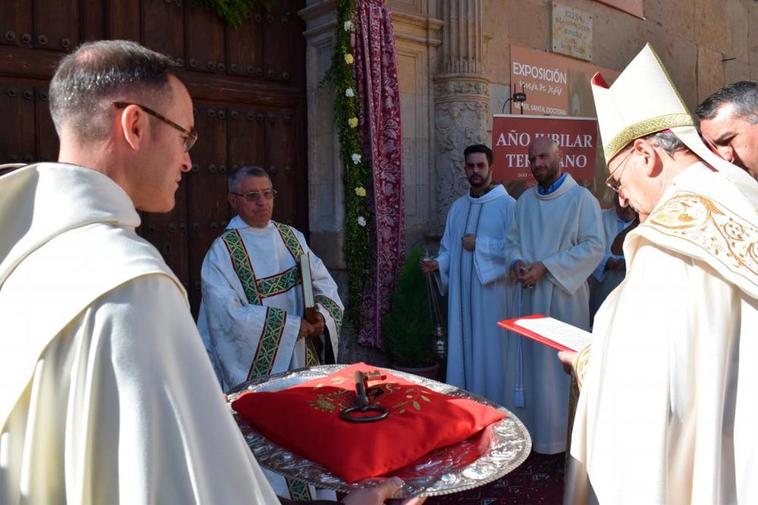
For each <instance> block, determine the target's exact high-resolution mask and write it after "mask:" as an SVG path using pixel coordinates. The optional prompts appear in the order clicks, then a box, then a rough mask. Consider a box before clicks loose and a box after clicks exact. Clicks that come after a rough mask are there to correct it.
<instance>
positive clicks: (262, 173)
mask: <svg viewBox="0 0 758 505" xmlns="http://www.w3.org/2000/svg"><path fill="white" fill-rule="evenodd" d="M248 177H265V178H266V179H268V180H269V181H270V180H271V176H270V175H268V172H266V170H265V169H263V168H261V167H256V166H252V165H245V166H243V167H240V168H238V169H237V170H235V171H234V172H232V173H231V174H230V175H229V181H228V184H229V193H236V192H237V190H238V188H239V185H240V183H241V182H242V181H244V180H245V179H247V178H248ZM272 184H273V181H272Z"/></svg>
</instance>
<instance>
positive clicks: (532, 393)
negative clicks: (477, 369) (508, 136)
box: [505, 137, 605, 454]
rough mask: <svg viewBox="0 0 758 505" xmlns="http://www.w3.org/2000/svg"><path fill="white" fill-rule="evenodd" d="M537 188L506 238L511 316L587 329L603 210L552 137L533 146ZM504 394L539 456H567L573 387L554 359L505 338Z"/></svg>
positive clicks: (520, 206)
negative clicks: (514, 292)
mask: <svg viewBox="0 0 758 505" xmlns="http://www.w3.org/2000/svg"><path fill="white" fill-rule="evenodd" d="M529 164H530V167H531V170H532V174H533V175H534V178H535V179H536V180H537V183H538V184H537V185H536V186H534V187H532V188H529V189H528V190H526V191H525V192H524V193H523V194H522V195H521V197H520V198H519V199H518V200H517V201H516V211H515V220H514V226H513V227H511V229H510V232H509V234H508V248H509V249H510V250H512V251H513V253H512V254H513V261H512V263H511V265H512V270H513V279H514V285H515V286H517V288H516V289H518V293H519V295H520V304H519V306H518V308H515V310H516V312H515V313H512V315H513V316H518V315H528V314H535V313H540V314H543V315H546V316H550V317H553V318H555V319H559V320H561V321H565V322H567V323H570V324H573V325H574V326H578V327H580V328H583V329H587V330H588V329H589V324H590V316H589V287H588V285H587V277H589V275H590V274H591V273H592V271H593V270H594V269H595V267H597V265H598V263H599V262H600V259H601V258H602V256H603V251H604V249H605V245H604V244H605V241H604V235H603V226H602V222H601V219H600V205H599V204H598V201H597V199H596V198H595V197H594V196H593V195H592V193H590V192H589V191H588V190H587V189H586V188H584V187H582V186H580V185H578V184H577V183H576V181H574V179H573V178H572V177H571V175H570V174H568V173H562V172H561V166H560V151H559V149H558V146H557V145H556V143H555V142H554V141H553V140H552V139H551V138H549V137H537V138H536V139H534V141H533V142H532V143H531V145H530V146H529ZM506 352H507V361H506V363H505V367H506V369H507V381H506V390H507V391H508V392H510V393H511V394H509V395H507V398H508V399H509V401H508V402H507V403H506V407H508V408H510V409H512V410H513V411H514V413H515V414H516V415H518V416H519V418H520V419H522V420H523V421H524V423H525V424H526V426H527V428H528V429H529V433H530V434H531V436H532V444H533V447H534V450H535V451H536V452H538V453H543V454H554V453H558V452H561V451H564V450H565V446H566V423H567V420H568V401H569V380H568V377H567V376H566V374H565V373H564V372H563V369H562V367H561V364H560V362H559V361H558V360H557V359H556V356H555V352H554V351H553V350H551V349H550V348H548V347H545V346H544V345H542V344H539V343H536V342H533V341H532V340H528V339H524V338H523V337H520V336H518V335H515V334H512V333H508V334H507V349H506Z"/></svg>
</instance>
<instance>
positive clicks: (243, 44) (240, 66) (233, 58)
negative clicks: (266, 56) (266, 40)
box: [226, 12, 263, 77]
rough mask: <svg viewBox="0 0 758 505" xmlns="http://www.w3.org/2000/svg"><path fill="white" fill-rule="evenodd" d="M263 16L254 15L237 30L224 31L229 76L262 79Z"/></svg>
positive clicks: (259, 14) (258, 13)
mask: <svg viewBox="0 0 758 505" xmlns="http://www.w3.org/2000/svg"><path fill="white" fill-rule="evenodd" d="M262 23H263V15H262V14H261V13H260V12H257V13H255V14H254V15H253V16H251V17H250V19H249V20H247V21H246V22H245V24H243V25H242V26H240V27H239V28H238V29H236V30H234V29H231V28H229V29H227V30H226V51H227V57H228V63H229V65H228V66H229V68H228V71H229V74H231V75H240V76H247V77H263V29H262Z"/></svg>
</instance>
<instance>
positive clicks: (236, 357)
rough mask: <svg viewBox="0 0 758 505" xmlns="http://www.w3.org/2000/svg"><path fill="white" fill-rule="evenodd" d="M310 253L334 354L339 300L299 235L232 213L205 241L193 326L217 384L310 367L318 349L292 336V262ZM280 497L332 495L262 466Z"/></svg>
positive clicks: (296, 308)
mask: <svg viewBox="0 0 758 505" xmlns="http://www.w3.org/2000/svg"><path fill="white" fill-rule="evenodd" d="M302 254H309V257H310V265H311V275H312V280H313V294H314V299H315V301H316V308H317V310H318V311H319V313H320V314H321V315H322V316H324V320H325V322H326V328H327V341H326V343H325V344H326V345H330V346H332V350H333V353H334V356H335V357H336V356H337V350H338V348H339V346H338V338H339V332H340V327H341V324H342V314H343V306H342V302H341V301H340V297H339V295H338V294H337V285H336V283H335V282H334V280H333V279H332V277H331V275H329V272H328V270H327V269H326V267H325V266H324V264H323V262H322V261H321V260H320V259H319V258H318V257H317V256H316V255H315V254H314V253H313V251H311V250H310V248H309V247H308V245H307V244H306V242H305V237H303V235H302V234H301V233H300V232H299V231H297V230H296V229H294V228H292V227H291V226H287V225H285V224H280V223H276V222H274V221H270V222H269V223H268V225H267V226H266V227H265V228H253V227H251V226H248V225H247V224H246V223H245V222H244V221H243V220H242V219H241V218H240V217H239V216H235V217H234V218H233V219H232V220H231V221H230V222H229V225H228V226H227V230H226V231H225V232H224V233H223V234H222V235H221V236H220V237H219V238H217V239H216V240H215V241H214V242H213V244H212V245H211V248H210V250H209V251H208V254H207V255H206V257H205V260H204V261H203V267H202V273H201V278H202V290H203V301H202V304H201V306H200V315H199V318H198V328H199V330H200V334H201V335H202V336H203V342H204V343H205V346H206V349H207V351H208V355H209V356H210V358H211V361H212V363H213V365H214V368H215V370H216V375H217V377H218V379H219V381H220V383H221V387H222V388H223V389H224V391H229V390H230V389H231V388H232V387H234V386H236V385H237V384H240V383H242V382H245V381H248V380H252V379H257V378H260V377H264V376H266V375H270V374H273V373H278V372H284V371H287V370H291V369H295V368H302V367H306V366H315V365H318V364H319V363H320V358H321V357H320V356H318V355H317V353H316V352H315V348H314V347H313V345H312V344H311V342H310V341H309V340H308V339H302V338H298V337H299V333H300V321H301V318H302V317H303V314H304V311H305V305H304V301H303V290H302V279H301V274H300V268H299V265H298V261H299V258H300V255H302ZM266 475H267V476H268V477H269V481H270V482H271V484H272V485H273V486H274V489H275V490H276V492H277V494H279V495H280V496H283V497H285V498H287V497H289V498H292V499H303V500H305V499H311V498H316V497H318V498H333V497H334V492H332V491H329V492H327V491H324V490H318V491H316V490H315V488H313V487H307V486H305V485H303V484H302V482H300V481H295V480H289V479H288V480H287V481H286V482H285V479H284V478H283V477H282V476H280V475H277V474H274V473H272V472H269V471H268V470H266Z"/></svg>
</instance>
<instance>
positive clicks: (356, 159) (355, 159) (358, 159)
mask: <svg viewBox="0 0 758 505" xmlns="http://www.w3.org/2000/svg"><path fill="white" fill-rule="evenodd" d="M350 157H351V158H352V159H353V163H355V164H356V165H357V164H358V163H360V162H361V155H360V154H358V153H353V155H352V156H350Z"/></svg>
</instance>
